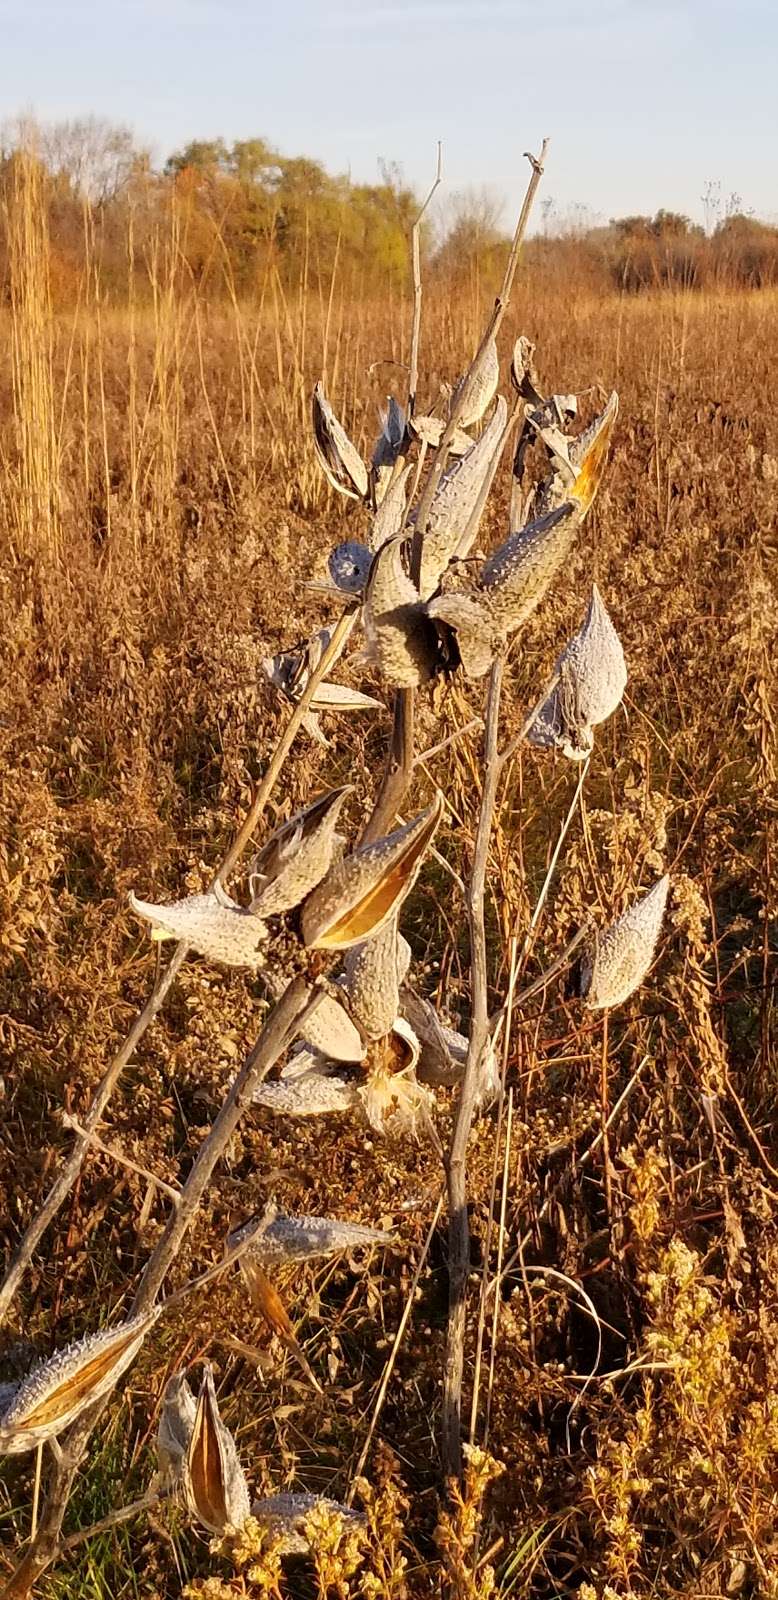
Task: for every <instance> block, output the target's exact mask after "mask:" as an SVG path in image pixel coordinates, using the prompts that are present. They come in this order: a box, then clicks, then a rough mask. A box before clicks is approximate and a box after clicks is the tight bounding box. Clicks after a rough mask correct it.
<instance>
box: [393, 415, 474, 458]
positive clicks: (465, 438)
mask: <svg viewBox="0 0 778 1600" xmlns="http://www.w3.org/2000/svg"><path fill="white" fill-rule="evenodd" d="M408 426H409V428H410V431H411V433H412V434H413V435H414V438H416V439H418V441H419V443H420V444H424V445H426V446H427V448H428V450H437V448H438V445H439V444H440V441H441V439H442V438H443V434H444V433H445V431H446V423H445V421H444V419H443V418H442V417H411V420H410V422H409V424H408ZM472 443H473V439H472V435H471V434H469V433H465V430H464V428H462V427H456V428H455V429H454V432H453V434H452V437H451V440H450V441H449V446H448V453H449V455H450V456H463V455H464V454H465V452H466V451H467V450H470V449H471V447H472Z"/></svg>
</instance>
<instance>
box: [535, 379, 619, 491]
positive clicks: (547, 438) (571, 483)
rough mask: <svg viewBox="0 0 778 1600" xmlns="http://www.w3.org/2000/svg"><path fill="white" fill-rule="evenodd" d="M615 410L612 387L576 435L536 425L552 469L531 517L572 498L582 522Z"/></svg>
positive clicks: (598, 476)
mask: <svg viewBox="0 0 778 1600" xmlns="http://www.w3.org/2000/svg"><path fill="white" fill-rule="evenodd" d="M561 398H562V399H564V398H566V397H561ZM549 408H550V403H549V404H547V405H546V407H545V408H544V411H545V415H547V414H548V412H549ZM618 411H619V397H618V395H617V394H616V391H615V390H614V392H613V393H612V394H611V396H610V399H609V400H608V403H607V405H606V406H605V407H604V409H603V410H602V411H601V412H600V413H599V415H598V416H596V417H595V418H594V421H593V422H591V423H590V424H589V426H588V428H584V430H583V432H582V433H580V434H578V436H577V437H576V438H571V437H570V436H569V435H566V434H563V433H561V432H560V430H559V428H558V427H556V428H555V426H554V424H553V423H547V425H546V426H545V427H544V426H543V425H542V423H540V424H539V426H538V431H539V433H540V436H541V438H542V439H543V441H544V443H545V444H546V445H547V447H548V448H549V450H550V452H551V455H552V459H553V462H554V470H553V471H552V473H551V476H550V477H548V478H546V479H545V480H544V482H543V483H542V484H540V486H539V487H538V490H537V493H536V496H535V500H534V504H533V516H534V517H536V518H537V517H540V516H544V515H546V514H547V513H548V512H549V511H552V510H554V509H555V508H556V507H557V506H559V505H561V504H562V503H563V502H564V501H566V500H573V501H575V504H576V505H577V507H578V513H579V518H580V520H581V521H583V519H584V517H585V516H586V513H587V511H588V510H589V508H590V506H591V505H592V502H593V500H594V497H595V495H596V493H597V490H598V488H599V486H600V482H601V480H602V474H603V470H604V467H605V461H606V458H607V455H608V450H609V448H610V443H611V439H612V437H613V430H614V428H615V425H616V418H617V416H618ZM552 433H553V437H552ZM560 441H561V442H560Z"/></svg>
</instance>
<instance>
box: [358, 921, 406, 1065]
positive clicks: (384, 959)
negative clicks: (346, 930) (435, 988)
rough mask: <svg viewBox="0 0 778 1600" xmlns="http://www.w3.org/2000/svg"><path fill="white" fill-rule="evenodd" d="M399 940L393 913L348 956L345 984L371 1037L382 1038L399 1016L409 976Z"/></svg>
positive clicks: (361, 1022)
mask: <svg viewBox="0 0 778 1600" xmlns="http://www.w3.org/2000/svg"><path fill="white" fill-rule="evenodd" d="M398 941H399V935H398V932H397V918H396V917H393V918H392V920H391V922H387V924H386V927H385V928H383V929H382V930H381V932H380V933H378V934H376V937H375V938H374V939H366V940H364V942H363V943H362V944H356V945H353V946H352V948H351V949H350V950H349V952H348V954H347V956H346V966H345V975H344V978H343V986H344V988H345V990H346V993H347V995H348V997H349V1003H350V1005H351V1009H352V1011H353V1013H354V1016H355V1017H356V1019H357V1021H358V1023H359V1025H360V1027H361V1028H362V1030H363V1032H364V1033H366V1034H367V1036H368V1038H369V1039H382V1038H383V1036H384V1034H386V1033H388V1032H389V1029H390V1028H391V1026H392V1023H393V1022H394V1019H395V1017H396V1016H397V1012H398V1009H399V1004H400V984H401V982H402V979H403V977H404V976H405V974H404V972H401V967H400V955H399V950H398ZM403 943H404V941H403ZM406 970H407V968H406Z"/></svg>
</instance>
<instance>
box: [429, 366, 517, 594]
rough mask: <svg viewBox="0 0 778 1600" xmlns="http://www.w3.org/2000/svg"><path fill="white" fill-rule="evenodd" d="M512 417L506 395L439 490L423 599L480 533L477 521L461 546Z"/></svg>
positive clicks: (432, 510) (432, 509) (431, 516)
mask: <svg viewBox="0 0 778 1600" xmlns="http://www.w3.org/2000/svg"><path fill="white" fill-rule="evenodd" d="M507 416H508V407H507V404H506V402H505V400H504V399H503V397H502V395H500V396H498V399H497V404H496V406H495V408H494V412H493V414H492V416H491V418H490V420H489V423H488V424H487V426H486V427H485V428H484V431H483V433H482V434H481V437H480V439H478V440H477V442H476V443H475V444H474V445H473V446H472V447H471V449H470V450H468V452H467V455H464V456H462V457H461V458H460V460H459V461H457V462H456V463H455V464H454V466H453V467H449V469H448V471H447V472H445V473H444V474H443V477H442V478H441V480H440V483H439V484H438V487H437V489H436V491H435V494H434V497H433V500H432V504H431V506H430V510H429V517H428V519H427V527H426V530H425V534H424V541H423V545H422V553H421V581H420V584H419V591H420V594H421V598H422V600H428V599H429V597H430V595H432V594H434V593H435V590H436V589H437V587H438V584H439V583H440V579H441V576H442V574H443V573H444V572H445V570H446V567H447V566H448V564H449V562H450V561H451V560H452V559H453V557H454V556H455V555H459V556H462V557H464V556H466V555H467V554H468V553H469V551H470V549H471V548H472V545H473V543H474V540H475V537H476V534H477V532H478V524H477V522H474V523H473V526H472V528H471V529H470V531H469V533H468V536H467V544H466V546H463V547H462V548H460V545H461V541H462V539H463V536H464V534H465V531H466V529H467V528H468V524H469V523H470V519H471V517H472V516H473V513H474V511H475V508H476V504H477V501H478V497H479V494H480V492H481V488H482V486H483V483H484V479H485V478H486V475H487V473H488V471H489V469H490V467H491V464H492V460H493V457H494V453H495V450H496V449H497V447H498V445H499V443H500V439H501V437H502V433H503V429H504V428H505V423H506V420H507Z"/></svg>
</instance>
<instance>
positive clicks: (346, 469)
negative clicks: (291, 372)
mask: <svg viewBox="0 0 778 1600" xmlns="http://www.w3.org/2000/svg"><path fill="white" fill-rule="evenodd" d="M312 417H313V442H314V448H315V450H316V454H317V456H318V458H319V463H320V465H321V466H322V467H323V469H324V471H325V473H326V475H327V477H328V478H329V481H330V483H331V484H332V487H333V489H337V490H338V493H339V494H344V495H346V497H347V498H348V499H349V500H364V499H366V497H367V493H368V478H367V467H366V466H365V463H364V461H363V460H362V457H361V455H360V454H359V451H358V450H357V448H356V446H355V445H353V444H352V443H351V440H350V439H349V436H348V434H347V433H346V430H345V428H344V427H343V426H342V425H341V423H340V422H339V421H338V419H337V417H336V416H335V413H334V411H333V409H332V406H331V405H330V403H329V400H328V399H327V396H326V394H325V393H324V388H323V385H322V384H321V383H317V385H316V388H315V389H314V391H313V406H312Z"/></svg>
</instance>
